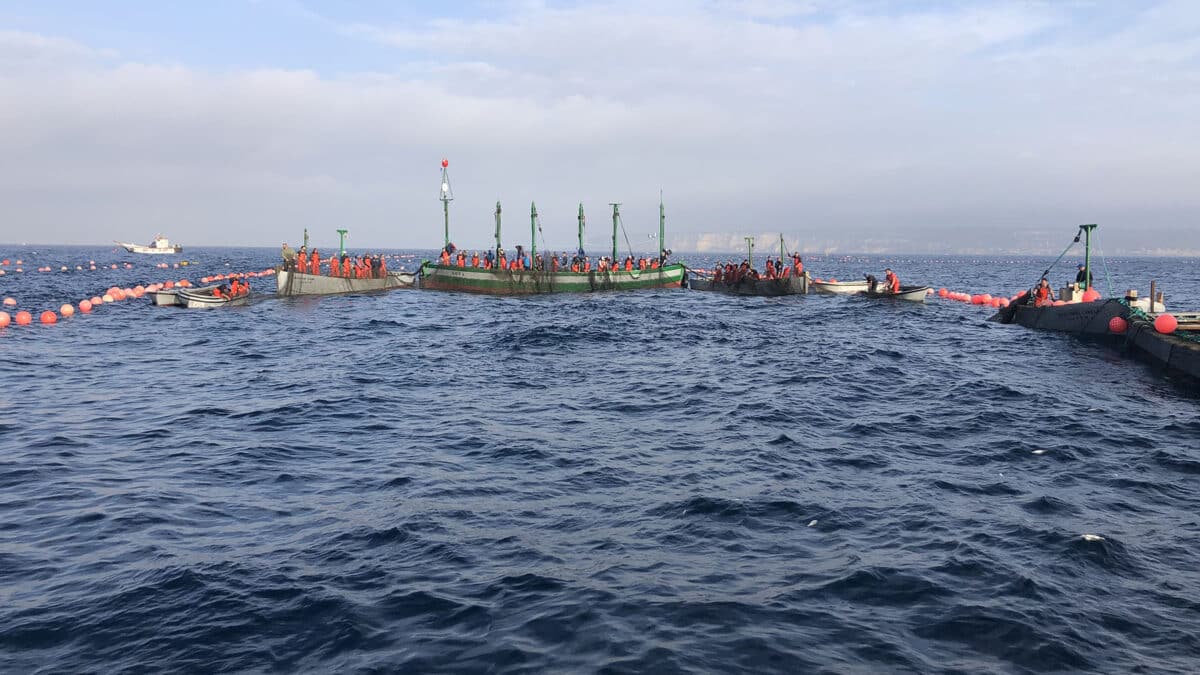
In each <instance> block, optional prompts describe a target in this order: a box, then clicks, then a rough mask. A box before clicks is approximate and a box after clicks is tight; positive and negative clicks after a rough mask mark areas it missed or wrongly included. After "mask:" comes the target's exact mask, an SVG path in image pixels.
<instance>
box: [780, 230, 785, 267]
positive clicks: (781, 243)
mask: <svg viewBox="0 0 1200 675" xmlns="http://www.w3.org/2000/svg"><path fill="white" fill-rule="evenodd" d="M783 256H784V252H783V233H782V232H780V233H779V262H780V263H782V262H783Z"/></svg>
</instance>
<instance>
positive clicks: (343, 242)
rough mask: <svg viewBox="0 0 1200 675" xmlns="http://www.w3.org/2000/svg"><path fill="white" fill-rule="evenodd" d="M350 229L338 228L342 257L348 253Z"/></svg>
mask: <svg viewBox="0 0 1200 675" xmlns="http://www.w3.org/2000/svg"><path fill="white" fill-rule="evenodd" d="M349 231H350V230H338V231H337V233H338V257H339V258H342V257H344V256H345V255H346V233H347V232H349Z"/></svg>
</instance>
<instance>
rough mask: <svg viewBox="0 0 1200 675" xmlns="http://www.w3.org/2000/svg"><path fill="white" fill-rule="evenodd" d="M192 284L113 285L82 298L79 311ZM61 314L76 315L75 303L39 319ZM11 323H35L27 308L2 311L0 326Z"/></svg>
mask: <svg viewBox="0 0 1200 675" xmlns="http://www.w3.org/2000/svg"><path fill="white" fill-rule="evenodd" d="M191 285H192V282H190V281H188V280H187V279H180V280H179V281H165V282H161V283H155V284H150V285H148V286H141V285H138V286H134V287H132V288H121V287H120V286H112V287H111V288H109V289H108V290H106V291H104V293H102V294H100V295H94V296H92V297H91V298H85V299H83V300H80V301H79V311H80V313H83V314H90V313H91V312H92V310H93V309H94V308H96V307H99V306H100V305H103V304H105V303H111V302H120V301H122V300H126V299H128V298H140V297H142V296H143V295H145V294H146V293H153V292H154V291H157V290H160V289H163V288H174V287H175V286H180V287H182V288H188V287H190V286H191ZM3 302H4V306H5V307H15V306H16V304H17V301H16V299H15V298H11V297H8V298H4V301H3ZM60 314H61V315H62V316H63V317H70V316H74V315H75V305H72V304H70V303H65V304H63V305H62V306H60V307H59V308H58V313H55V312H53V311H51V310H46V311H44V312H42V313H41V314H40V315H38V320H39V321H41V322H42V323H43V324H47V325H49V324H54V323H58V317H59V315H60ZM10 323H15V324H17V325H18V326H27V325H29V324H31V323H33V315H32V314H31V313H29V312H27V311H25V310H21V311H19V312H17V313H16V315H14V316H9V314H8V312H3V311H0V328H5V327H7V326H8V325H9V324H10Z"/></svg>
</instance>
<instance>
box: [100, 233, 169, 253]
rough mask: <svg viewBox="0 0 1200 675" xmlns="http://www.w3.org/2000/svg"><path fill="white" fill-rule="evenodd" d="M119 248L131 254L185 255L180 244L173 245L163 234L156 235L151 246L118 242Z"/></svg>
mask: <svg viewBox="0 0 1200 675" xmlns="http://www.w3.org/2000/svg"><path fill="white" fill-rule="evenodd" d="M116 243H117V245H118V246H120V247H122V248H124V249H125V250H126V251H129V252H130V253H149V254H167V255H172V254H175V253H183V247H182V246H180V245H179V244H171V242H170V241H168V240H167V238H166V237H164V236H162V235H161V234H157V235H154V241H152V242H150V245H149V246H142V245H140V244H130V243H128V242H124V241H118V242H116Z"/></svg>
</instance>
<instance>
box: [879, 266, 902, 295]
mask: <svg viewBox="0 0 1200 675" xmlns="http://www.w3.org/2000/svg"><path fill="white" fill-rule="evenodd" d="M883 283H884V284H886V286H887V292H888V293H899V292H900V278H899V277H897V276H896V273H895V272H893V271H892V269H891V268H890V267H889V268H888V269H886V270H884V271H883Z"/></svg>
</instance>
